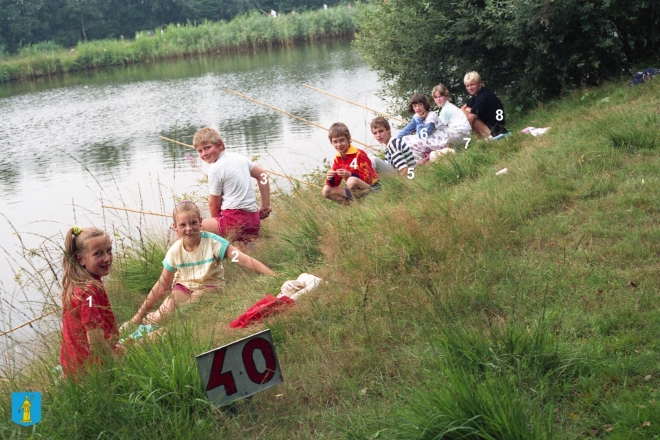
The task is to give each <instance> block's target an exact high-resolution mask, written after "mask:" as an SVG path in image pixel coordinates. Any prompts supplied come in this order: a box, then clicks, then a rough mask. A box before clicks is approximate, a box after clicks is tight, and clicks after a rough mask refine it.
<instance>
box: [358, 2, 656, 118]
mask: <svg viewBox="0 0 660 440" xmlns="http://www.w3.org/2000/svg"><path fill="white" fill-rule="evenodd" d="M369 4H371V5H373V7H372V8H363V9H362V18H361V20H360V28H361V32H360V34H359V35H358V37H357V46H358V48H359V49H360V51H361V52H362V53H363V55H364V56H365V58H366V59H367V60H368V62H369V63H370V64H371V66H372V67H373V68H374V69H376V70H378V72H379V73H380V76H381V79H382V80H384V81H386V82H388V83H389V85H390V87H389V90H388V92H389V93H390V94H391V95H393V96H395V97H396V98H398V99H400V100H403V99H405V98H407V97H409V96H410V94H411V93H413V92H416V91H419V90H426V91H430V90H431V87H432V86H433V85H435V84H437V83H439V82H442V83H444V84H446V85H448V86H450V87H451V88H452V89H453V91H454V92H460V93H463V94H464V93H465V91H464V89H463V76H464V74H465V73H466V72H468V71H472V70H476V71H478V72H479V73H480V74H481V76H482V78H483V79H484V81H485V82H487V85H488V86H489V87H491V88H495V89H496V90H497V93H499V94H501V95H507V96H508V98H509V103H516V106H532V105H534V104H535V103H536V102H538V101H543V100H546V99H548V98H552V97H555V96H558V95H559V94H560V93H561V92H562V91H563V90H565V89H570V88H573V87H576V86H579V85H581V84H587V85H596V84H598V83H600V82H602V80H603V79H605V78H611V77H616V76H619V75H621V74H622V73H625V72H627V71H628V69H630V68H631V67H632V66H634V65H635V64H636V63H640V62H642V61H643V60H648V59H652V58H653V57H657V52H658V49H660V33H658V29H659V26H660V4H659V3H658V2H653V1H649V0H632V1H622V0H592V1H587V2H583V1H579V0H556V1H548V0H511V1H504V2H502V1H492V0H456V1H442V0H387V1H383V0H371V1H370V2H369ZM644 67H646V66H644ZM464 96H465V95H464ZM512 110H513V108H512V106H509V107H508V108H507V111H509V112H510V111H512Z"/></svg>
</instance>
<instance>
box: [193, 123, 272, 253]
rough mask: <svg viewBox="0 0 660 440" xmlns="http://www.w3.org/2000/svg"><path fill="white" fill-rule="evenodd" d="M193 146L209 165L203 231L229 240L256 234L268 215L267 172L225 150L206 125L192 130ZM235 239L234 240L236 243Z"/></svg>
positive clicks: (241, 240) (252, 237)
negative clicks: (206, 216)
mask: <svg viewBox="0 0 660 440" xmlns="http://www.w3.org/2000/svg"><path fill="white" fill-rule="evenodd" d="M193 147H195V149H196V150H197V153H199V157H200V158H201V159H202V160H203V161H204V162H206V163H208V164H209V165H211V166H210V167H209V170H208V177H209V211H211V218H210V219H206V220H204V221H203V227H204V230H205V231H209V232H212V233H214V234H217V235H220V236H222V237H225V238H227V239H229V240H231V241H232V242H238V243H245V242H250V241H253V240H256V239H257V237H258V236H259V229H260V221H261V220H263V219H265V218H267V217H268V216H269V215H270V212H271V209H270V183H269V181H268V175H267V174H266V172H265V171H264V169H263V168H261V167H260V166H258V165H255V164H254V163H252V162H250V161H249V160H248V159H247V158H245V157H243V156H241V155H239V154H235V153H230V152H228V151H225V144H224V143H223V142H222V138H221V137H220V133H218V131H217V130H216V129H214V128H211V127H206V128H202V129H201V130H199V131H198V132H197V133H195V137H194V138H193ZM253 178H254V179H256V180H257V184H258V185H259V194H260V195H261V207H258V206H257V199H256V197H255V195H254V190H253V183H252V179H253ZM238 243H237V244H238Z"/></svg>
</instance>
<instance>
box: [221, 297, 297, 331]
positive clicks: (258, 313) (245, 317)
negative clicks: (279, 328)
mask: <svg viewBox="0 0 660 440" xmlns="http://www.w3.org/2000/svg"><path fill="white" fill-rule="evenodd" d="M293 304H294V301H293V300H292V299H291V298H289V297H286V296H283V297H281V298H277V297H275V296H273V295H266V296H264V297H263V298H261V299H260V300H259V301H257V302H256V303H255V304H254V305H253V306H252V307H250V308H249V309H247V311H246V312H245V313H243V314H242V315H241V316H239V317H238V318H236V319H234V320H233V321H232V322H231V324H229V327H231V328H245V327H247V326H248V325H250V324H252V323H255V322H261V321H262V320H263V319H264V318H265V317H266V316H268V315H273V314H275V313H278V312H279V311H281V310H282V309H284V308H286V307H288V306H291V305H293Z"/></svg>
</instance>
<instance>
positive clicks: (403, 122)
mask: <svg viewBox="0 0 660 440" xmlns="http://www.w3.org/2000/svg"><path fill="white" fill-rule="evenodd" d="M303 87H307V88H308V89H312V90H316V91H317V92H320V93H323V94H325V95H328V96H332V97H333V98H337V99H339V100H341V101H344V102H348V103H349V104H353V105H357V106H358V107H362V108H366V109H367V110H369V111H372V112H374V113H376V114H377V115H383V116H385V117H386V118H388V119H394V120H395V121H398V122H401V123H402V124H405V123H406V121H404V120H403V119H401V118H397V117H396V116H392V115H388V114H387V113H383V112H381V111H378V110H375V109H373V108H369V107H367V106H366V105H362V104H360V103H357V102H354V101H349V100H348V99H345V98H342V97H341V96H337V95H333V94H332V93H329V92H326V91H324V90H321V89H317V88H316V87H312V86H310V85H308V84H303Z"/></svg>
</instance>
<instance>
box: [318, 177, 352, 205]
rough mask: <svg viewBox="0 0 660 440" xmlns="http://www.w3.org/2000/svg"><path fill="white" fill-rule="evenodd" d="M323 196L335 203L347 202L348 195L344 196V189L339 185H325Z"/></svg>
mask: <svg viewBox="0 0 660 440" xmlns="http://www.w3.org/2000/svg"><path fill="white" fill-rule="evenodd" d="M349 179H350V178H349ZM323 197H325V198H326V199H329V200H332V201H333V202H337V203H342V204H345V203H348V197H346V190H345V189H344V188H342V187H341V186H330V185H325V186H324V187H323Z"/></svg>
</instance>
